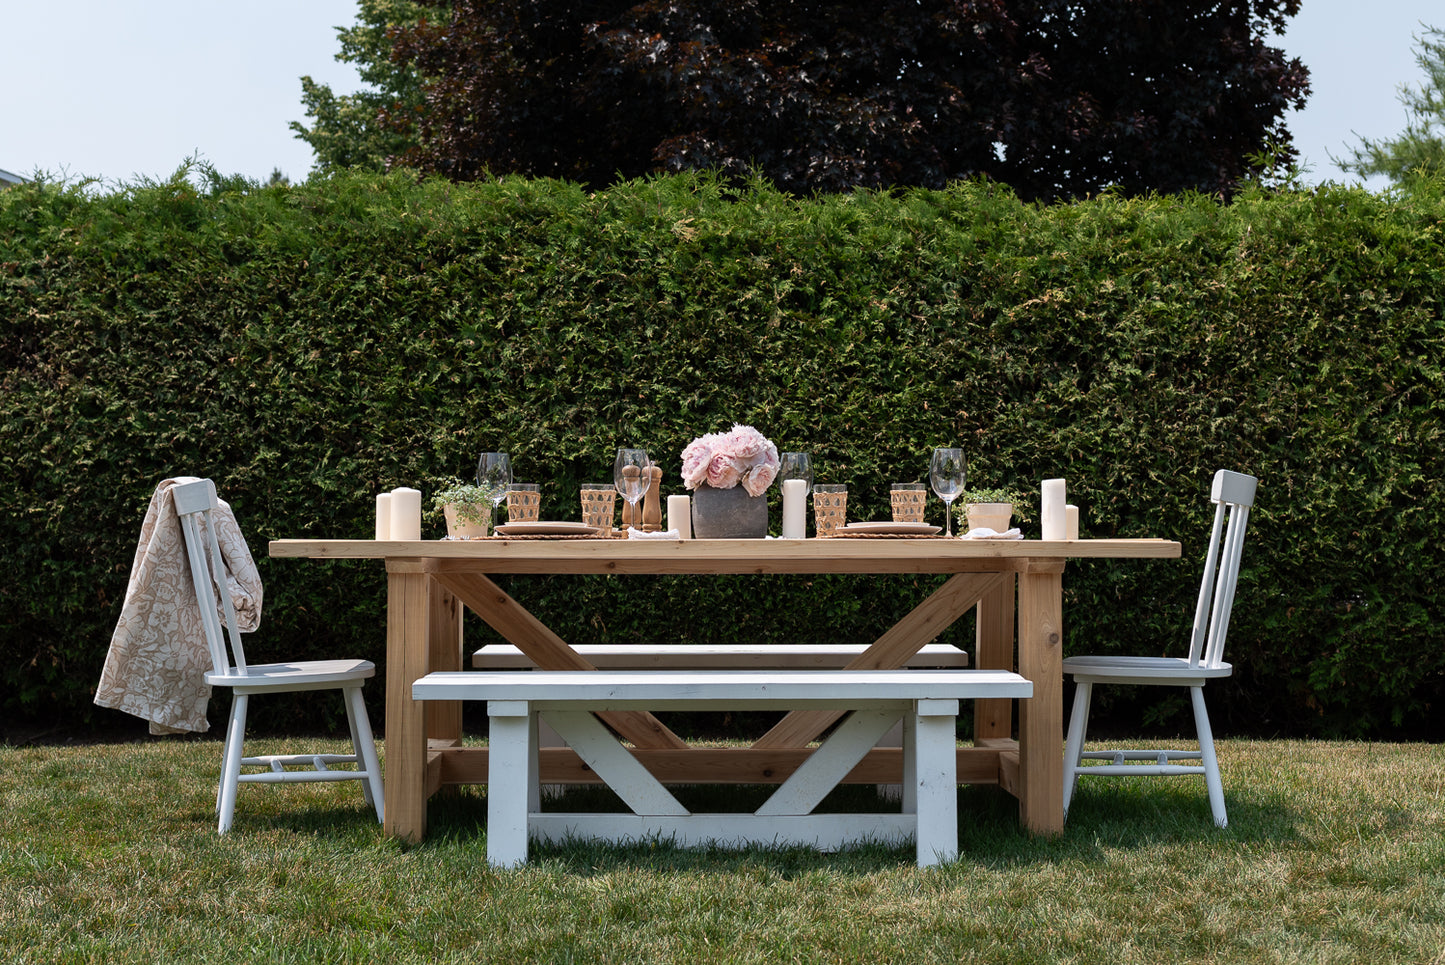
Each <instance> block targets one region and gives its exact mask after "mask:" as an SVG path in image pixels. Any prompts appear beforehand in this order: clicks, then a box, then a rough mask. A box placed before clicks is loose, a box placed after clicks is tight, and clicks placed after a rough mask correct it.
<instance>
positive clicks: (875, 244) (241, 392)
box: [0, 174, 1445, 738]
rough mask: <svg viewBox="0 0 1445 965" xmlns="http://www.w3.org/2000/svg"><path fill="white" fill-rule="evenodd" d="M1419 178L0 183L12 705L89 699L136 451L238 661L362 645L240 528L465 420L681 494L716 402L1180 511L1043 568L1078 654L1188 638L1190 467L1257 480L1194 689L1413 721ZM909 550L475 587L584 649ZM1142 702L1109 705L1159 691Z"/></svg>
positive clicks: (299, 532)
mask: <svg viewBox="0 0 1445 965" xmlns="http://www.w3.org/2000/svg"><path fill="white" fill-rule="evenodd" d="M1442 215H1445V200H1442V192H1440V191H1438V190H1433V189H1431V190H1429V191H1426V192H1424V193H1422V194H1419V195H1416V196H1414V197H1412V198H1394V197H1385V196H1378V195H1372V194H1370V193H1367V192H1364V191H1362V190H1358V189H1344V188H1338V187H1326V188H1320V189H1317V190H1311V191H1306V192H1284V193H1273V192H1268V191H1263V190H1257V189H1256V190H1248V191H1245V192H1244V193H1242V194H1241V195H1240V196H1239V197H1238V199H1237V200H1236V201H1234V202H1233V203H1231V204H1228V205H1221V204H1219V203H1217V202H1216V201H1214V200H1211V199H1208V198H1204V197H1193V196H1186V197H1159V198H1148V199H1139V200H1126V199H1121V198H1117V197H1112V196H1105V197H1101V198H1098V199H1095V200H1090V201H1086V202H1081V203H1076V204H1070V205H1060V206H1051V207H1039V206H1031V205H1025V204H1023V203H1021V202H1019V201H1018V200H1017V199H1016V198H1015V197H1014V196H1013V195H1012V194H1011V193H1010V192H1009V191H1008V190H1007V189H1006V188H1002V187H999V186H996V185H991V184H986V183H970V184H964V185H959V186H956V187H954V188H952V189H950V190H948V191H944V192H929V191H909V192H906V193H900V194H870V193H858V194H854V195H847V196H836V197H827V198H820V199H815V200H798V199H795V198H790V197H787V196H784V195H781V194H779V193H776V192H774V191H772V190H771V189H769V188H768V187H766V186H764V185H752V186H748V187H745V188H741V189H736V190H734V189H729V188H728V187H726V186H725V185H723V184H721V183H719V182H717V181H715V180H712V179H710V178H707V177H702V176H692V175H688V176H678V177H669V178H659V179H655V180H648V181H642V182H634V183H627V184H623V185H621V186H618V187H615V188H613V189H610V190H608V191H605V192H601V193H597V194H587V193H585V192H583V191H582V190H580V189H579V188H577V187H575V186H572V185H568V184H564V183H557V182H550V181H528V180H505V181H502V182H500V183H490V184H475V185H466V186H458V185H452V184H447V183H444V182H431V181H428V182H425V183H416V182H415V181H414V180H409V179H407V178H405V177H402V176H389V177H381V176H372V175H360V174H343V175H338V176H335V177H332V178H329V179H314V180H312V181H310V182H308V183H306V184H304V185H300V186H296V187H284V186H277V187H267V188H259V187H257V186H255V185H251V184H247V183H245V182H237V181H226V180H221V179H215V178H213V179H212V180H211V183H210V184H209V185H208V186H207V187H204V188H200V189H197V188H196V187H194V186H192V185H191V184H189V183H187V182H186V181H185V180H184V178H183V177H181V176H180V175H178V176H177V177H176V178H175V179H173V180H172V181H170V182H168V183H162V184H146V185H140V186H135V187H131V188H127V189H124V190H120V191H116V192H114V193H110V194H104V195H96V194H93V193H87V192H85V191H82V190H80V189H78V188H73V187H65V186H56V185H45V184H41V185H25V186H21V187H17V188H13V189H10V190H9V191H5V192H0V325H3V329H0V379H3V383H0V466H3V472H0V479H3V480H4V481H5V484H4V485H0V570H3V572H4V573H5V574H6V578H5V580H4V581H3V582H0V668H3V669H0V674H3V684H0V705H3V713H4V715H5V717H6V718H7V719H8V720H11V721H19V720H37V721H38V720H56V721H58V720H67V721H72V722H80V721H94V722H96V723H98V724H99V723H104V717H105V715H108V714H110V713H111V712H109V711H99V710H97V709H96V708H94V707H93V706H92V705H91V703H90V700H91V696H92V694H93V691H94V686H95V683H96V681H97V679H98V676H99V671H100V666H101V663H102V660H103V658H104V654H105V651H106V647H107V645H108V642H109V638H110V633H111V630H112V629H113V627H114V623H115V620H116V617H117V615H118V613H119V608H120V603H121V599H122V596H123V594H124V590H125V585H126V578H127V575H128V572H129V568H130V564H131V559H132V556H133V554H134V549H135V538H136V534H137V532H138V530H139V526H140V522H141V518H142V515H143V513H144V509H145V505H146V502H147V500H148V498H149V496H150V493H151V491H152V490H153V488H154V486H155V484H156V483H157V482H158V481H159V480H160V479H162V478H164V477H166V476H168V475H176V474H196V475H209V476H212V477H213V478H215V479H216V481H217V484H218V485H219V486H220V487H221V490H222V492H223V494H224V496H225V497H226V498H228V499H229V500H230V501H231V502H232V503H233V505H234V506H235V507H236V510H237V513H238V516H239V517H240V519H241V522H242V527H243V529H244V530H245V532H246V533H247V535H248V537H249V539H250V541H251V545H252V550H253V553H254V555H255V556H256V558H257V562H258V564H259V566H260V569H261V574H262V577H263V579H264V580H265V582H266V587H267V599H266V608H267V610H266V618H265V622H264V623H263V626H262V629H261V631H260V632H259V633H257V634H256V635H255V636H254V637H253V638H252V639H251V641H250V642H249V644H248V646H249V647H250V648H251V649H252V650H253V651H254V652H255V654H256V655H257V657H261V656H262V655H264V654H266V653H275V654H284V655H287V656H293V657H296V658H303V657H309V656H311V657H314V656H321V655H325V654H335V653H345V654H349V655H358V656H366V657H369V658H371V659H374V660H376V661H378V662H379V663H380V662H381V661H382V660H383V658H384V640H383V636H384V634H383V627H384V605H385V601H384V579H385V578H384V573H383V572H382V567H380V566H379V565H376V564H374V563H373V564H368V563H321V562H311V561H287V560H278V561H272V560H270V559H269V558H268V557H267V555H266V542H267V541H268V540H270V539H273V538H279V537H325V536H351V537H362V536H366V535H368V534H369V532H370V527H371V512H372V495H373V494H374V493H375V492H378V491H381V490H385V489H389V488H391V487H393V486H396V485H413V486H416V487H418V488H420V489H422V490H423V491H424V492H429V491H434V490H435V489H436V488H438V487H439V485H440V484H441V483H442V482H444V481H445V480H447V479H449V478H451V477H466V476H468V475H470V474H471V472H472V467H473V466H474V464H475V460H476V456H477V453H478V452H480V451H482V450H486V449H505V450H508V451H510V452H511V453H512V457H513V461H514V464H515V466H516V469H517V473H518V477H519V478H525V479H532V480H536V481H539V482H542V483H543V515H544V518H546V517H553V518H574V519H575V518H577V516H578V506H577V499H576V492H577V487H578V485H579V484H580V483H582V482H586V481H590V480H593V479H596V478H603V477H606V476H607V475H608V473H609V471H610V469H609V467H610V465H611V456H612V453H613V450H614V449H615V448H616V447H617V446H619V445H628V444H636V445H644V446H646V447H648V448H649V449H650V450H651V452H652V453H653V455H654V458H658V459H659V460H660V461H662V462H663V464H664V465H665V466H667V474H666V476H665V479H664V483H665V486H666V488H667V490H668V491H671V492H677V491H680V482H679V480H678V477H677V466H678V463H679V460H680V453H681V451H682V448H683V447H684V446H685V445H686V444H687V442H688V441H689V440H690V439H691V438H692V437H693V436H695V435H697V434H700V433H702V432H707V431H715V430H718V429H720V428H724V427H726V426H727V425H729V424H730V423H731V422H733V421H738V422H745V423H750V424H752V425H755V426H757V427H758V428H760V429H761V430H763V432H764V433H766V434H767V435H768V436H769V437H770V438H772V439H773V440H774V441H775V442H776V443H777V444H778V446H779V447H780V448H782V449H803V450H809V451H811V452H812V453H813V454H814V459H815V464H816V468H817V475H818V478H819V480H820V481H835V482H846V483H848V484H849V486H850V511H851V515H853V516H854V518H864V519H867V518H883V517H885V515H886V513H887V498H888V497H887V491H888V484H889V483H890V482H893V481H897V480H902V479H917V478H923V477H924V476H925V475H926V471H927V460H928V455H929V452H930V450H931V448H932V447H933V446H935V445H940V444H944V443H947V442H959V443H961V444H962V445H964V446H965V447H966V451H967V453H968V456H969V460H970V466H969V468H970V483H971V484H974V485H979V486H990V487H991V486H1012V487H1016V488H1019V489H1021V490H1024V491H1027V492H1031V493H1036V492H1037V487H1038V481H1039V480H1040V479H1042V478H1045V477H1051V476H1063V477H1066V478H1067V479H1068V481H1069V491H1070V497H1071V499H1070V501H1071V502H1076V503H1077V504H1079V505H1080V506H1081V508H1082V512H1083V517H1084V526H1083V529H1084V532H1085V534H1086V535H1092V536H1146V535H1147V536H1161V537H1169V538H1173V539H1177V540H1180V541H1181V542H1182V543H1183V544H1184V559H1183V560H1182V561H1180V562H1177V563H1175V562H1119V561H1114V562H1101V563H1078V564H1071V566H1070V569H1069V573H1068V574H1067V575H1066V580H1065V586H1066V593H1067V598H1066V601H1065V613H1066V615H1067V618H1068V628H1067V629H1068V637H1067V641H1068V642H1067V646H1068V651H1069V652H1082V651H1084V650H1090V651H1121V652H1138V653H1158V652H1166V651H1167V652H1174V653H1177V652H1179V651H1180V648H1181V647H1182V645H1183V642H1184V640H1185V637H1186V634H1187V631H1188V625H1189V621H1190V618H1191V616H1192V608H1193V600H1194V596H1195V593H1196V592H1197V579H1198V568H1199V567H1198V561H1199V559H1200V557H1201V554H1202V552H1203V545H1204V537H1205V535H1206V531H1207V527H1208V520H1209V507H1208V505H1207V499H1206V497H1207V490H1208V484H1209V480H1210V476H1211V474H1212V472H1213V470H1214V469H1216V468H1219V467H1228V468H1234V469H1239V470H1241V471H1246V472H1250V473H1253V474H1256V475H1258V476H1259V477H1260V492H1259V503H1258V506H1257V508H1256V511H1255V513H1254V515H1253V517H1252V525H1251V532H1250V537H1249V540H1248V543H1247V545H1246V551H1245V571H1244V573H1243V576H1242V579H1241V586H1240V595H1239V600H1238V603H1237V605H1236V608H1235V613H1234V619H1233V623H1232V624H1231V633H1230V646H1229V654H1228V657H1229V658H1230V659H1231V660H1232V661H1233V662H1234V663H1235V664H1236V666H1237V667H1238V670H1237V672H1236V675H1235V677H1234V678H1233V679H1232V680H1231V681H1230V682H1228V683H1226V684H1224V685H1222V686H1220V687H1218V689H1217V692H1215V693H1214V694H1213V703H1214V707H1215V708H1216V709H1215V710H1214V715H1215V717H1216V727H1217V728H1218V729H1219V730H1220V731H1221V732H1222V733H1225V734H1259V735H1270V734H1282V733H1284V734H1334V733H1346V734H1354V735H1370V736H1387V735H1401V734H1406V735H1414V736H1431V737H1436V738H1438V737H1440V736H1441V728H1440V725H1439V724H1438V723H1437V722H1436V721H1437V718H1438V716H1439V715H1438V714H1437V713H1435V711H1434V706H1435V705H1437V704H1438V703H1439V701H1440V699H1441V696H1442V690H1445V652H1442V651H1445V648H1442V647H1441V646H1440V644H1441V631H1440V630H1439V629H1438V628H1439V627H1440V626H1441V625H1442V622H1441V617H1442V613H1441V609H1442V607H1441V603H1442V598H1445V588H1442V581H1440V580H1439V579H1438V578H1437V574H1436V572H1435V571H1436V568H1437V561H1438V557H1439V551H1438V547H1439V545H1440V536H1439V534H1440V533H1441V532H1442V531H1445V499H1442V478H1445V466H1442V457H1441V451H1442V440H1441V431H1442V430H1441V426H1442V415H1445V412H1442V407H1445V404H1442V399H1441V390H1442V378H1445V373H1442V362H1441V360H1442V358H1445V322H1442V312H1441V298H1442V293H1445V258H1442V257H1441V253H1442V252H1441V228H1442ZM772 498H773V499H774V501H775V502H776V500H777V495H776V490H775V491H774V494H773V496H772ZM933 506H934V509H933V510H932V513H933V515H934V516H938V515H939V507H938V504H937V503H934V504H933ZM1030 509H1032V511H1033V512H1034V513H1035V514H1036V511H1037V510H1036V507H1024V511H1025V514H1027V513H1028V512H1029V511H1030ZM778 515H779V514H778V510H777V509H776V506H775V508H774V525H775V527H776V525H777V522H776V521H777V518H778ZM428 531H429V532H430V533H432V534H436V535H440V533H441V525H440V522H439V521H437V520H433V521H431V522H430V523H429V524H428ZM938 582H939V581H938V580H937V579H936V578H922V577H897V578H889V579H887V580H882V581H879V580H874V579H862V578H844V577H835V578H826V579H819V578H802V577H788V578H783V577H766V578H765V577H757V578H750V577H736V578H728V579H722V580H707V579H697V578H685V577H677V578H609V577H587V578H565V579H564V578H560V577H559V578H540V577H517V578H514V579H510V580H507V581H506V585H507V586H508V588H509V589H510V591H511V592H513V593H514V594H515V595H516V596H517V597H518V598H519V599H520V600H521V601H522V602H523V603H524V604H526V605H529V606H532V605H535V606H537V607H538V608H540V610H541V611H542V612H544V613H545V614H546V615H547V616H548V618H549V619H552V618H555V620H556V622H557V628H558V630H559V632H561V633H562V635H563V636H564V637H567V638H569V639H572V640H575V641H578V642H582V641H589V642H603V643H605V642H609V641H626V640H633V639H641V638H657V639H667V640H673V639H676V640H681V641H694V642H706V641H709V640H713V639H716V638H719V637H722V638H735V637H739V638H746V639H774V640H794V639H803V638H810V637H816V636H818V635H830V636H832V637H834V638H846V639H850V640H858V641H867V640H871V639H872V638H873V637H874V636H876V635H877V633H879V632H881V631H882V629H883V628H885V627H886V626H888V625H889V624H890V623H891V622H892V621H893V620H895V619H896V618H897V617H898V616H899V615H900V614H901V612H903V611H904V610H905V609H906V608H907V607H909V606H911V605H912V604H913V603H915V602H916V601H917V600H918V599H919V598H921V596H922V595H924V594H925V593H927V592H928V591H929V590H931V589H932V588H933V587H934V586H935V585H937V583H938ZM489 634H490V631H488V630H486V629H485V628H484V627H481V626H480V625H478V626H477V627H469V635H470V638H471V639H472V640H476V641H481V640H482V639H485V638H486V637H487V636H488V635H489ZM952 634H953V636H952V637H951V639H955V640H957V641H959V642H965V643H966V642H968V641H969V639H970V636H971V626H970V625H962V626H960V627H958V628H955V630H954V631H952ZM380 690H381V688H374V689H373V693H372V694H371V698H372V699H373V700H374V701H377V702H379V700H380ZM1211 690H1212V691H1214V690H1215V688H1211ZM1144 696H1145V697H1147V699H1141V698H1140V695H1138V694H1130V693H1129V692H1127V691H1123V692H1120V695H1119V696H1117V697H1115V698H1114V699H1113V701H1112V702H1106V703H1104V704H1102V705H1101V711H1102V712H1104V713H1106V714H1109V715H1110V716H1111V717H1112V719H1113V720H1114V721H1115V722H1116V723H1118V724H1119V725H1120V726H1123V725H1129V726H1137V725H1157V726H1159V727H1161V728H1165V729H1172V728H1174V727H1175V726H1177V725H1178V724H1180V723H1181V722H1182V721H1183V720H1184V719H1185V718H1184V716H1183V713H1184V710H1185V707H1186V704H1184V703H1183V702H1176V701H1171V700H1167V699H1166V700H1164V701H1163V702H1162V703H1161V702H1160V700H1159V696H1160V695H1152V694H1150V695H1144ZM378 710H379V708H378ZM263 712H264V711H263V708H261V707H260V706H259V705H258V707H257V713H258V715H259V714H262V713H263ZM212 713H213V715H219V714H220V709H219V707H213V709H212ZM269 713H270V714H271V716H269V717H265V716H262V717H258V723H259V724H260V725H261V726H263V727H264V726H271V727H273V728H290V727H302V726H314V725H315V724H316V723H318V720H317V719H316V718H315V717H314V716H313V715H314V714H315V713H318V712H316V711H313V710H311V709H310V708H309V707H308V706H306V705H304V704H303V703H300V702H298V703H296V704H294V705H291V706H289V707H281V708H278V709H274V710H271V711H269ZM324 722H326V723H332V721H330V720H329V719H328V720H326V721H324Z"/></svg>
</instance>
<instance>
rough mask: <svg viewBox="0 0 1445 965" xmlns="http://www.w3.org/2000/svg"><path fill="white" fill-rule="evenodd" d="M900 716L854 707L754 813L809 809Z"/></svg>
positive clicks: (769, 814) (826, 793) (819, 800)
mask: <svg viewBox="0 0 1445 965" xmlns="http://www.w3.org/2000/svg"><path fill="white" fill-rule="evenodd" d="M900 716H901V714H900V713H899V712H898V711H895V710H855V711H854V712H853V713H851V714H849V715H848V717H847V719H845V720H844V721H843V722H842V723H841V724H839V725H838V727H837V729H835V730H834V731H833V733H832V734H830V735H828V739H827V740H825V741H824V742H823V744H822V746H821V747H819V748H818V749H817V750H816V751H814V752H813V753H812V754H810V755H808V759H807V760H805V761H804V762H803V763H802V765H801V766H800V767H799V768H798V769H797V770H796V771H794V772H793V773H792V774H790V775H789V776H788V779H787V780H786V781H784V782H783V783H782V784H780V785H778V789H777V790H776V791H774V792H773V794H772V796H771V797H769V798H768V799H767V800H766V801H765V802H763V806H762V807H760V808H758V810H757V811H756V812H755V813H757V814H758V815H759V816H763V817H770V816H775V815H780V814H809V813H811V812H812V810H813V808H815V807H817V806H818V805H819V804H821V803H822V801H823V798H825V797H827V796H828V792H830V791H832V790H833V788H835V787H837V786H838V784H839V782H840V781H842V780H843V778H845V777H847V776H848V772H849V771H851V770H852V769H853V768H854V767H856V766H858V762H859V761H861V760H863V758H864V757H865V756H867V754H868V752H869V751H870V750H871V749H872V748H873V747H874V746H875V745H876V744H877V743H878V739H879V738H880V737H882V736H883V735H884V734H886V733H888V731H889V730H891V729H892V727H893V725H894V724H895V723H897V721H898V720H899V718H900Z"/></svg>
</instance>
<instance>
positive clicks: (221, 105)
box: [0, 0, 1445, 188]
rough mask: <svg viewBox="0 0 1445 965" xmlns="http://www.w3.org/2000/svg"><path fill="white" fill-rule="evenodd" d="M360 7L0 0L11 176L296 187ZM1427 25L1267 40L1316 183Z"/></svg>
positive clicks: (1354, 16)
mask: <svg viewBox="0 0 1445 965" xmlns="http://www.w3.org/2000/svg"><path fill="white" fill-rule="evenodd" d="M1157 2H1159V3H1160V4H1161V6H1166V7H1167V3H1168V0H1157ZM356 11H357V6H356V2H355V0H249V2H247V3H242V4H230V3H224V4H223V3H211V2H202V3H196V2H194V0H188V2H176V0H144V2H137V0H71V2H68V3H65V4H62V5H60V6H54V5H51V4H42V3H36V2H35V0H24V2H21V0H0V169H4V170H6V171H9V172H11V173H13V174H19V175H21V176H22V177H30V176H31V175H32V174H34V173H35V172H36V171H37V170H39V171H44V172H47V173H48V174H49V175H50V176H51V177H52V178H67V179H70V180H77V179H80V178H85V177H89V178H96V179H99V180H100V181H101V182H102V183H104V184H106V185H108V186H113V185H117V184H121V183H127V184H128V183H134V182H135V181H137V180H139V179H141V178H146V179H150V180H163V179H165V178H167V177H169V176H170V175H171V174H172V173H173V172H174V171H175V170H176V169H177V168H178V167H179V166H180V165H181V164H182V163H183V162H184V161H185V160H186V159H187V158H188V157H198V158H200V159H202V160H204V161H206V162H209V163H210V164H211V165H213V166H214V167H215V168H216V169H217V170H219V171H220V172H221V173H222V174H241V175H244V176H246V177H248V178H252V179H255V180H258V181H264V180H266V179H267V178H269V177H270V175H271V172H272V171H273V170H275V169H278V168H279V169H280V170H281V172H282V173H283V174H285V175H287V176H288V177H290V178H291V179H292V180H293V181H300V180H302V179H304V178H305V177H306V175H307V174H308V173H309V172H310V170H311V165H312V160H313V158H312V154H311V149H310V147H309V146H308V145H307V144H306V143H305V142H304V141H300V140H297V139H296V137H295V135H294V133H293V132H292V131H291V130H290V129H289V128H288V126H287V124H288V122H290V121H302V122H306V121H307V119H306V117H305V111H304V108H303V107H302V104H301V82H300V78H301V76H302V75H310V76H311V77H312V78H313V79H315V80H316V81H318V82H320V83H326V84H329V85H330V86H331V89H332V90H333V91H334V92H336V93H338V94H342V93H347V92H350V91H352V90H355V89H356V87H357V86H359V84H360V79H359V78H358V76H357V74H356V70H355V68H354V67H352V66H351V65H349V64H340V63H337V61H336V60H335V55H336V53H337V51H339V50H340V44H339V43H338V41H337V39H336V28H337V27H341V26H347V25H350V24H353V23H355V20H356ZM1421 21H1424V22H1425V23H1433V24H1435V25H1437V26H1441V27H1445V6H1442V4H1441V2H1440V0H1373V2H1372V3H1368V4H1361V3H1360V0H1304V3H1303V9H1302V11H1301V13H1300V14H1299V16H1297V17H1295V18H1293V20H1292V21H1291V22H1290V26H1289V29H1288V30H1287V32H1286V33H1285V35H1284V36H1283V37H1275V38H1272V41H1271V42H1272V43H1273V44H1274V45H1275V46H1280V47H1283V48H1284V50H1285V51H1286V52H1287V53H1288V54H1289V55H1291V56H1296V57H1299V58H1300V59H1301V60H1302V61H1303V62H1304V63H1305V65H1306V66H1307V67H1309V68H1310V71H1311V74H1312V80H1311V84H1312V87H1313V91H1314V92H1313V94H1312V95H1311V96H1310V99H1309V102H1308V104H1307V105H1306V107H1305V109H1304V110H1303V111H1296V112H1291V113H1290V114H1289V115H1288V116H1287V123H1288V125H1289V128H1290V130H1291V132H1292V133H1293V134H1294V139H1295V145H1296V147H1297V148H1298V149H1299V150H1300V153H1301V155H1302V160H1303V163H1304V164H1305V165H1306V166H1307V167H1308V168H1309V170H1308V172H1307V173H1306V177H1305V181H1306V182H1307V183H1320V182H1323V181H1341V182H1353V181H1356V180H1357V179H1356V178H1354V177H1353V176H1351V175H1347V174H1345V173H1344V172H1342V171H1340V170H1339V168H1337V167H1336V166H1335V165H1334V164H1333V163H1332V162H1331V160H1330V156H1331V155H1334V156H1335V157H1337V158H1343V157H1346V156H1348V153H1349V147H1350V146H1352V145H1354V144H1357V143H1358V138H1359V137H1360V136H1367V137H1371V138H1379V137H1389V136H1392V135H1394V134H1397V133H1399V132H1400V131H1401V130H1403V129H1404V127H1405V121H1406V114H1405V110H1404V108H1403V107H1402V106H1401V105H1400V103H1399V101H1398V87H1399V85H1400V84H1412V85H1418V84H1419V83H1420V82H1421V81H1422V80H1423V78H1424V75H1423V73H1422V72H1421V71H1420V69H1419V67H1418V66H1417V65H1416V64H1415V59H1414V52H1413V46H1414V40H1413V35H1416V34H1419V33H1421V32H1422V28H1421V26H1420V24H1421ZM1385 183H1386V182H1384V181H1383V180H1382V179H1375V180H1373V181H1371V182H1370V183H1369V186H1370V187H1372V188H1379V187H1381V186H1383V185H1384V184H1385Z"/></svg>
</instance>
